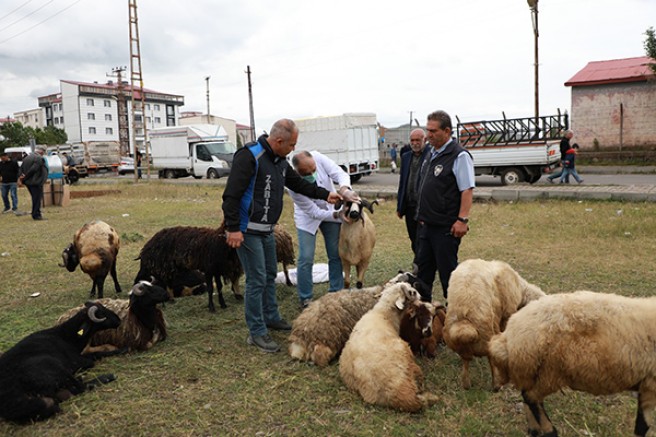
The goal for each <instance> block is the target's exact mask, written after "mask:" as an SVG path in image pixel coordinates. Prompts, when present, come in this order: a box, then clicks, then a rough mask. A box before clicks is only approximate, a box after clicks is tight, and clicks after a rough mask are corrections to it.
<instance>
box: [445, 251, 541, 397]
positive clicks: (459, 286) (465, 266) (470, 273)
mask: <svg viewBox="0 0 656 437" xmlns="http://www.w3.org/2000/svg"><path fill="white" fill-rule="evenodd" d="M542 296H544V293H543V292H542V290H540V288H538V287H537V286H535V285H533V284H529V283H528V282H527V281H526V280H524V279H523V278H522V277H521V276H519V274H518V273H517V272H516V271H515V270H513V269H512V267H510V266H509V265H508V264H507V263H505V262H503V261H484V260H481V259H470V260H467V261H464V262H462V263H461V264H460V265H458V267H456V269H455V270H454V271H453V273H451V279H450V280H449V308H448V311H447V313H446V319H445V321H444V341H445V342H446V345H447V346H448V347H449V348H451V349H452V350H453V351H455V352H456V353H457V354H458V355H460V357H461V358H462V373H461V377H460V380H461V384H462V386H463V388H465V389H468V388H469V387H471V379H470V376H469V363H470V361H471V360H472V359H473V358H474V357H486V356H488V350H487V343H488V341H490V339H491V338H492V336H493V335H495V334H498V333H499V332H501V331H503V330H504V328H505V327H506V323H507V322H508V319H509V318H510V316H512V315H513V314H514V313H516V312H517V311H518V310H519V309H520V308H522V307H524V306H525V305H526V304H527V303H529V302H530V301H532V300H535V299H539V298H541V297H542ZM493 376H494V374H493ZM494 388H495V389H497V388H498V387H496V386H495V387H494Z"/></svg>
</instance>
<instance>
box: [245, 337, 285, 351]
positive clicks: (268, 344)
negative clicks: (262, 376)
mask: <svg viewBox="0 0 656 437" xmlns="http://www.w3.org/2000/svg"><path fill="white" fill-rule="evenodd" d="M246 343H248V344H250V345H251V346H256V347H257V348H258V349H259V350H261V351H262V352H268V353H274V352H278V351H279V350H280V346H278V343H276V342H275V341H273V339H272V338H271V337H270V336H269V334H265V335H256V336H252V335H249V336H248V339H247V340H246Z"/></svg>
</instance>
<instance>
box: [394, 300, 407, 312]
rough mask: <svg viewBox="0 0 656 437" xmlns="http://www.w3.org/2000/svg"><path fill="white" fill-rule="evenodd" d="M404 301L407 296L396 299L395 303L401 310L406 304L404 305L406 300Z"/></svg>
mask: <svg viewBox="0 0 656 437" xmlns="http://www.w3.org/2000/svg"><path fill="white" fill-rule="evenodd" d="M404 301H405V298H403V297H400V298H398V299H396V302H395V303H394V304H395V305H396V307H397V308H398V309H399V310H402V309H403V306H404V305H403V302H404Z"/></svg>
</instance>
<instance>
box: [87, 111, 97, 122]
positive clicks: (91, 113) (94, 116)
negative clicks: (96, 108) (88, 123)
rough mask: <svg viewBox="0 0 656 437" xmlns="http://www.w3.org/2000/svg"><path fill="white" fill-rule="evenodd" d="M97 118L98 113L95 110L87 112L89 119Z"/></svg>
mask: <svg viewBox="0 0 656 437" xmlns="http://www.w3.org/2000/svg"><path fill="white" fill-rule="evenodd" d="M95 119H96V114H94V113H93V112H89V113H87V120H95Z"/></svg>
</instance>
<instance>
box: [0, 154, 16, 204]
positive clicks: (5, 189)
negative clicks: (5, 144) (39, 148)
mask: <svg viewBox="0 0 656 437" xmlns="http://www.w3.org/2000/svg"><path fill="white" fill-rule="evenodd" d="M18 172H19V168H18V163H17V162H16V161H14V160H13V159H11V158H10V157H9V155H7V154H6V153H1V154H0V179H2V203H4V206H5V208H4V209H3V210H2V213H3V214H6V213H8V212H13V213H14V214H18V193H17V188H16V184H17V183H18ZM10 195H11V203H12V205H10V204H9V196H10ZM12 206H13V208H12Z"/></svg>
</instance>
